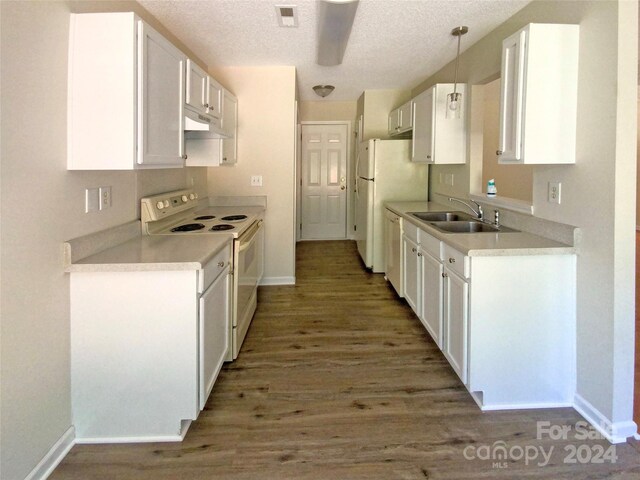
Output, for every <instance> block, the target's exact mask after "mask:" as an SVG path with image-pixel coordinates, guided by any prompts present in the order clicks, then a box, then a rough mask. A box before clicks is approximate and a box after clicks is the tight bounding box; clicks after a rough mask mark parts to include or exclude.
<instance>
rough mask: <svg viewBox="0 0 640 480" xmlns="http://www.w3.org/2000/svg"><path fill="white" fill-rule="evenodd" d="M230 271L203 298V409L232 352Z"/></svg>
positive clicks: (201, 346)
mask: <svg viewBox="0 0 640 480" xmlns="http://www.w3.org/2000/svg"><path fill="white" fill-rule="evenodd" d="M230 278H231V277H230V275H229V269H228V268H226V269H225V271H224V272H222V274H220V276H219V277H218V278H217V279H216V280H215V281H214V282H213V283H212V284H211V286H210V287H209V288H208V289H207V291H206V292H204V293H203V294H202V297H200V314H199V317H200V362H199V363H200V375H199V378H200V386H199V388H200V410H202V409H203V408H204V406H205V404H206V403H207V398H209V394H210V393H211V390H212V389H213V384H214V383H215V381H216V378H218V374H219V373H220V369H221V368H222V364H223V362H224V359H225V357H226V356H227V352H228V349H229V328H230V327H229V320H230V314H229V282H230Z"/></svg>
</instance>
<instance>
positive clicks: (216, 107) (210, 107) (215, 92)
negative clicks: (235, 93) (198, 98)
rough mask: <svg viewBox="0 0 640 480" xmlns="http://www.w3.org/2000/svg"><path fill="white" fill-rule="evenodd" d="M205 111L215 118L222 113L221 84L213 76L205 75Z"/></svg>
mask: <svg viewBox="0 0 640 480" xmlns="http://www.w3.org/2000/svg"><path fill="white" fill-rule="evenodd" d="M205 106H206V107H207V113H208V114H209V115H211V116H212V117H215V118H220V115H221V114H222V109H221V108H220V107H221V106H222V86H221V85H220V84H219V83H218V82H216V81H215V80H214V79H213V78H211V77H207V103H206V104H205Z"/></svg>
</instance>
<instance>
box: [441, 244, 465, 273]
mask: <svg viewBox="0 0 640 480" xmlns="http://www.w3.org/2000/svg"><path fill="white" fill-rule="evenodd" d="M443 250H444V252H443V253H444V265H445V266H446V267H448V268H449V269H451V270H453V271H454V272H456V273H457V274H458V275H460V276H461V277H463V278H469V274H470V272H469V257H468V256H466V255H464V254H463V253H460V252H459V251H457V250H455V249H453V248H451V247H450V246H449V245H447V244H444V248H443Z"/></svg>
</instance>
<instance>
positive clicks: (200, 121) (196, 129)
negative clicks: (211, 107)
mask: <svg viewBox="0 0 640 480" xmlns="http://www.w3.org/2000/svg"><path fill="white" fill-rule="evenodd" d="M184 136H185V138H187V139H188V138H230V136H229V135H227V134H226V133H224V131H223V130H222V127H221V125H220V119H219V118H215V117H209V116H208V115H203V114H201V113H198V112H194V111H193V110H190V109H188V108H185V109H184Z"/></svg>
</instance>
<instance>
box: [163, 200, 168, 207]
mask: <svg viewBox="0 0 640 480" xmlns="http://www.w3.org/2000/svg"><path fill="white" fill-rule="evenodd" d="M164 208H169V200H165V201H164Z"/></svg>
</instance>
